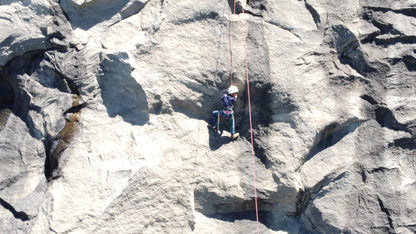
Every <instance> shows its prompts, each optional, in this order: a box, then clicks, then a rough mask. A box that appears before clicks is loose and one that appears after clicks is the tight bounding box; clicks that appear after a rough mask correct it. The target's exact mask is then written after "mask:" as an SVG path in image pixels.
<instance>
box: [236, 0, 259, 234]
mask: <svg viewBox="0 0 416 234" xmlns="http://www.w3.org/2000/svg"><path fill="white" fill-rule="evenodd" d="M234 2H235V1H234ZM241 7H242V12H243V14H244V6H241ZM247 34H248V25H247V22H246V24H245V33H244V52H245V59H246V77H247V95H248V115H249V119H250V138H251V157H252V164H253V165H252V166H253V186H254V203H255V206H256V221H257V233H260V227H259V209H258V204H257V186H256V164H255V160H254V159H255V153H254V141H253V121H252V118H251V98H250V77H249V75H248V56H247Z"/></svg>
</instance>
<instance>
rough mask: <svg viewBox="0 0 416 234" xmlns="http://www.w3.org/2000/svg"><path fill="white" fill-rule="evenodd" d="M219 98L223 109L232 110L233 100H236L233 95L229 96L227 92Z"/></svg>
mask: <svg viewBox="0 0 416 234" xmlns="http://www.w3.org/2000/svg"><path fill="white" fill-rule="evenodd" d="M221 100H222V103H223V105H224V109H227V110H232V109H233V107H234V105H233V102H235V101H237V99H236V98H235V97H233V96H230V95H228V94H224V95H223V96H222V97H221Z"/></svg>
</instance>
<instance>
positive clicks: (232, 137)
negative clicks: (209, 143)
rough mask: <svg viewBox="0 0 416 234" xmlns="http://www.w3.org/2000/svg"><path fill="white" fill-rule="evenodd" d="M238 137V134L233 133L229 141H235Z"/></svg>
mask: <svg viewBox="0 0 416 234" xmlns="http://www.w3.org/2000/svg"><path fill="white" fill-rule="evenodd" d="M239 135H240V134H238V133H234V134H232V135H231V139H233V140H235V139H237V138H238V136H239Z"/></svg>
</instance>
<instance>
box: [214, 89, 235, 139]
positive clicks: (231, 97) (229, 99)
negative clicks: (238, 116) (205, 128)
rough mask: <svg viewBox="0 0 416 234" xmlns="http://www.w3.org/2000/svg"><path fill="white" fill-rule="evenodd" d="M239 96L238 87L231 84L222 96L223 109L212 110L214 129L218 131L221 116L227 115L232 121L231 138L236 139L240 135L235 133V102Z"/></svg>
mask: <svg viewBox="0 0 416 234" xmlns="http://www.w3.org/2000/svg"><path fill="white" fill-rule="evenodd" d="M237 97H238V88H237V87H236V86H234V85H231V86H230V87H229V88H228V89H227V93H226V94H224V95H223V96H222V97H221V101H222V103H223V108H222V109H221V110H215V111H213V112H212V118H211V124H212V128H213V129H214V131H218V129H217V128H218V125H217V123H218V124H219V122H218V120H219V119H220V118H221V116H225V117H227V118H228V119H229V121H230V133H231V138H232V139H236V138H237V137H238V135H239V134H238V133H235V121H234V111H233V107H234V105H233V104H234V102H235V101H237Z"/></svg>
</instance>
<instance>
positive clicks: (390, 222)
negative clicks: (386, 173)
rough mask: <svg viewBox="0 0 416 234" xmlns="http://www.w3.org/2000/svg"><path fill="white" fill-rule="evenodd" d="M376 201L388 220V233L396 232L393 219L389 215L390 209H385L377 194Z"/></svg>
mask: <svg viewBox="0 0 416 234" xmlns="http://www.w3.org/2000/svg"><path fill="white" fill-rule="evenodd" d="M377 201H378V204H379V206H380V210H381V211H382V212H384V213H385V214H386V216H387V220H388V222H389V233H396V231H395V230H394V225H393V219H392V218H391V215H390V211H389V209H387V208H386V207H385V206H384V203H383V201H382V200H381V199H380V197H379V196H377Z"/></svg>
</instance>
